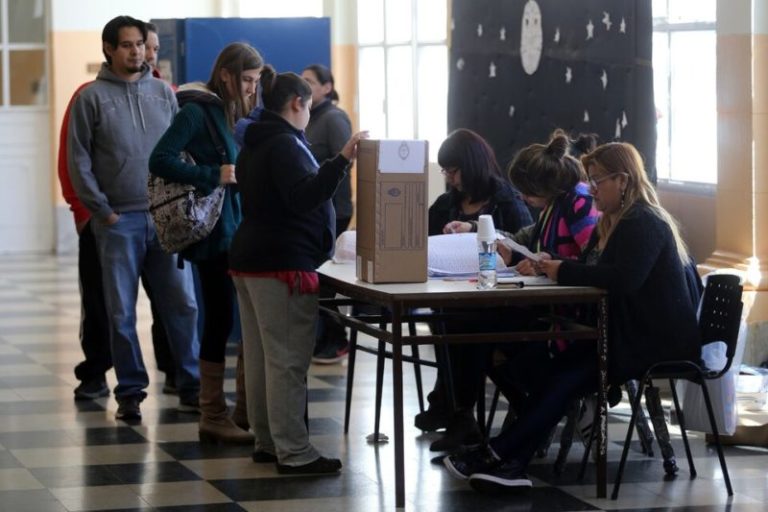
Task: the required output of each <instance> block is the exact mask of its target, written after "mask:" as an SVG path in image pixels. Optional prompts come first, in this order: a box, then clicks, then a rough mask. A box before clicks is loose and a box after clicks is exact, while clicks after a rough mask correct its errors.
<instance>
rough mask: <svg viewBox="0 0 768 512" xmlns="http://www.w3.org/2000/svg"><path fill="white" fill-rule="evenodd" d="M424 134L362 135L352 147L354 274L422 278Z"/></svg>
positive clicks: (391, 279)
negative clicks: (418, 136) (379, 137)
mask: <svg viewBox="0 0 768 512" xmlns="http://www.w3.org/2000/svg"><path fill="white" fill-rule="evenodd" d="M428 154H429V153H428V145H427V141H424V140H363V141H361V142H360V146H359V148H358V152H357V261H356V264H357V278H358V279H362V280H363V281H367V282H369V283H417V282H424V281H426V280H427V166H428Z"/></svg>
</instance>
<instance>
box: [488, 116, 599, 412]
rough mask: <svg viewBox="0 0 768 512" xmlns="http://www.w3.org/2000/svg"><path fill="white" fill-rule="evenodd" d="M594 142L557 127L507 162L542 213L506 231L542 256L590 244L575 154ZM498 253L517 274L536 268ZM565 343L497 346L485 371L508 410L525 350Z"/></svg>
mask: <svg viewBox="0 0 768 512" xmlns="http://www.w3.org/2000/svg"><path fill="white" fill-rule="evenodd" d="M596 147H597V136H596V135H590V134H580V135H579V136H578V137H577V138H576V140H573V141H572V140H571V139H570V138H569V137H568V135H566V133H565V132H564V131H563V130H560V129H557V130H555V131H554V132H553V133H552V136H551V137H550V140H549V142H548V143H547V144H531V145H530V146H528V147H525V148H523V149H521V150H520V151H518V153H517V154H516V155H515V158H514V159H513V160H512V163H511V164H510V165H509V168H508V173H509V178H510V180H511V181H512V183H513V184H514V185H515V187H517V189H518V190H520V192H521V193H522V194H523V200H525V202H526V203H527V204H528V205H529V206H530V207H532V208H536V209H539V210H540V213H539V217H538V219H537V221H536V223H535V224H533V225H531V226H528V227H525V228H523V229H521V230H519V231H518V232H517V233H515V234H509V233H504V234H505V235H507V236H508V237H510V238H513V239H514V240H515V241H516V242H517V243H519V244H521V245H524V246H526V247H528V249H530V250H531V251H532V252H534V253H536V254H537V255H538V256H539V257H541V258H546V259H552V258H553V257H555V258H562V259H578V258H579V257H580V256H581V254H582V253H583V251H584V249H585V248H586V247H587V244H588V243H589V240H590V237H591V236H592V232H593V231H594V229H595V226H596V225H597V219H598V217H599V213H598V211H597V209H596V208H595V205H594V201H593V198H592V195H591V194H590V193H589V185H587V183H586V181H587V174H586V172H585V171H584V167H583V166H582V165H581V162H580V161H579V160H578V159H577V158H576V157H575V156H573V155H584V154H586V153H588V152H590V151H592V150H594V149H595V148H596ZM499 253H500V254H501V255H502V258H503V259H504V262H505V263H506V264H507V265H508V266H509V265H512V264H514V263H517V264H516V265H515V269H516V270H517V271H518V272H520V273H521V274H523V275H536V274H538V273H539V269H538V268H536V266H535V263H534V261H533V260H530V259H522V260H521V257H520V256H519V255H518V254H517V253H513V252H512V251H511V250H510V249H507V248H506V247H505V246H503V245H501V244H499ZM557 313H558V314H560V315H565V316H575V317H578V316H579V315H580V313H582V311H581V310H579V309H578V308H574V307H567V306H562V307H559V308H558V311H557ZM532 315H536V313H529V316H532ZM536 316H538V315H536ZM567 346H568V344H567V342H566V341H565V340H553V341H552V342H551V343H550V344H549V346H548V347H541V346H539V344H527V343H526V344H505V345H499V346H498V347H497V353H496V355H495V356H494V358H493V360H494V366H493V368H492V369H491V370H490V371H489V376H490V377H491V378H492V379H493V381H494V382H495V383H496V384H497V385H498V386H499V387H500V389H501V390H502V391H503V393H504V395H505V396H506V398H507V400H509V401H510V405H511V406H513V407H511V408H512V409H514V408H515V407H517V405H518V402H519V400H520V390H519V389H518V386H517V385H515V384H514V383H511V382H508V380H507V374H508V373H509V368H510V367H512V368H515V367H516V366H518V365H526V364H528V362H527V361H526V353H527V352H529V351H534V352H536V351H539V350H543V349H544V348H546V349H547V350H548V351H550V352H552V353H557V352H560V351H562V350H565V349H566V348H567ZM513 412H515V413H516V412H519V411H516V410H513Z"/></svg>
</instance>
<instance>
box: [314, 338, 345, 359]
mask: <svg viewBox="0 0 768 512" xmlns="http://www.w3.org/2000/svg"><path fill="white" fill-rule="evenodd" d="M347 354H349V342H348V341H347V340H343V341H342V342H340V343H322V344H320V345H318V346H317V347H315V353H314V355H313V356H312V362H313V363H317V364H334V363H338V362H339V361H341V360H343V359H344V358H345V357H347Z"/></svg>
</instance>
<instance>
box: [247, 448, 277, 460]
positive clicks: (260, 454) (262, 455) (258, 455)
mask: <svg viewBox="0 0 768 512" xmlns="http://www.w3.org/2000/svg"><path fill="white" fill-rule="evenodd" d="M251 458H252V459H253V462H258V463H263V462H277V455H274V454H272V453H269V452H265V451H263V450H257V451H255V452H253V453H252V454H251Z"/></svg>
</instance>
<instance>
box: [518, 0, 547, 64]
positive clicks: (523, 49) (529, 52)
mask: <svg viewBox="0 0 768 512" xmlns="http://www.w3.org/2000/svg"><path fill="white" fill-rule="evenodd" d="M522 23H523V27H522V30H521V31H520V60H521V61H522V62H523V69H524V70H525V72H526V73H527V74H529V75H532V74H534V73H535V72H536V70H537V69H539V62H540V61H541V48H542V44H543V40H544V33H543V31H542V29H541V9H539V4H538V3H536V2H535V1H534V0H528V2H527V3H526V4H525V7H524V8H523V22H522Z"/></svg>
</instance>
